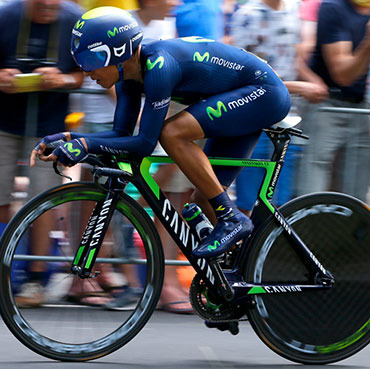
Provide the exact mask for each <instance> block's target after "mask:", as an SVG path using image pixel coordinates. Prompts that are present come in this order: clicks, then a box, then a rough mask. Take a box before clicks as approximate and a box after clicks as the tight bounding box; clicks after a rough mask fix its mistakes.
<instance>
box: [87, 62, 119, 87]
mask: <svg viewBox="0 0 370 369" xmlns="http://www.w3.org/2000/svg"><path fill="white" fill-rule="evenodd" d="M86 74H87V75H88V76H90V78H91V79H93V80H94V81H96V83H98V84H99V85H100V86H102V87H104V88H110V87H112V86H113V85H114V84H115V83H117V81H118V79H119V73H118V69H117V67H116V66H114V65H109V66H108V67H105V68H100V69H95V70H93V71H92V72H86Z"/></svg>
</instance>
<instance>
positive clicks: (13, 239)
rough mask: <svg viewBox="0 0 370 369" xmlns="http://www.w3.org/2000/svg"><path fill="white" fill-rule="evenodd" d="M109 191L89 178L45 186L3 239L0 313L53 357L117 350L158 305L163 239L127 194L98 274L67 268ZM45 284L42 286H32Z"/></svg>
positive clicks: (18, 332)
mask: <svg viewBox="0 0 370 369" xmlns="http://www.w3.org/2000/svg"><path fill="white" fill-rule="evenodd" d="M105 196H106V193H105V192H104V191H102V190H101V189H100V188H98V187H97V186H95V185H94V184H91V183H71V184H67V185H64V186H60V187H56V188H54V189H51V190H49V191H46V192H44V193H43V194H41V195H39V196H38V197H36V198H34V199H33V200H31V201H30V202H29V203H27V204H26V205H25V206H24V207H23V208H22V209H21V210H20V211H19V212H18V213H17V214H16V216H15V217H14V218H13V219H12V221H11V222H10V223H9V225H8V226H7V228H6V230H5V232H4V234H3V236H2V238H1V241H0V247H1V251H0V276H1V280H0V296H1V299H0V310H1V315H2V317H3V320H4V322H5V324H6V325H7V326H8V328H9V329H10V330H11V332H12V333H13V334H14V335H15V337H17V338H18V340H20V341H21V342H22V343H23V344H24V345H26V346H27V347H28V348H30V349H31V350H33V351H35V352H36V353H38V354H41V355H43V356H46V357H48V358H51V359H56V360H63V361H84V360H90V359H95V358H98V357H101V356H104V355H107V354H109V353H111V352H113V351H115V350H117V349H119V348H120V347H122V346H123V345H125V344H126V343H127V342H129V341H130V340H131V339H132V338H133V337H134V336H135V335H136V334H137V333H138V332H139V331H140V330H141V329H142V328H143V327H144V325H145V323H146V322H147V321H148V319H149V318H150V316H151V315H152V313H153V311H154V309H155V307H156V304H157V302H158V299H159V295H160V292H161V288H162V282H163V273H164V260H163V251H162V247H161V243H160V239H159V236H158V233H157V231H156V229H155V227H154V225H153V222H152V221H151V219H150V217H149V216H148V215H147V213H146V212H145V211H144V210H143V209H142V208H141V207H140V206H139V205H138V204H137V203H136V202H135V201H134V200H133V199H131V198H130V197H129V196H127V195H125V194H122V196H121V198H120V200H119V202H118V204H117V206H116V208H115V210H114V214H113V217H112V220H111V222H110V225H109V228H108V231H107V233H106V235H105V238H104V241H103V244H102V247H101V250H100V253H99V255H98V259H97V262H96V263H95V267H94V269H93V270H95V271H100V272H101V274H97V275H96V277H95V278H89V279H80V278H79V277H76V276H74V275H72V274H71V273H70V268H71V262H72V260H73V257H74V255H75V253H76V249H77V247H78V244H79V242H80V239H81V235H82V233H83V231H84V229H85V227H86V224H87V221H88V219H89V217H90V214H91V212H92V209H93V207H94V206H95V204H96V203H97V202H101V201H104V199H105ZM35 276H36V277H37V278H38V280H37V282H38V283H35V281H32V279H33V278H34V277H35ZM40 285H41V287H42V289H41V291H40V290H37V289H36V290H33V289H34V288H35V286H39V287H40ZM27 293H28V294H29V296H28V297H27ZM115 296H121V300H119V301H121V302H120V304H121V305H119V304H118V305H117V306H113V307H114V309H115V310H114V311H112V310H108V309H107V308H108V307H109V309H111V308H112V305H104V304H106V303H108V304H109V302H111V301H113V300H112V299H113V298H114V297H115ZM37 299H39V301H37Z"/></svg>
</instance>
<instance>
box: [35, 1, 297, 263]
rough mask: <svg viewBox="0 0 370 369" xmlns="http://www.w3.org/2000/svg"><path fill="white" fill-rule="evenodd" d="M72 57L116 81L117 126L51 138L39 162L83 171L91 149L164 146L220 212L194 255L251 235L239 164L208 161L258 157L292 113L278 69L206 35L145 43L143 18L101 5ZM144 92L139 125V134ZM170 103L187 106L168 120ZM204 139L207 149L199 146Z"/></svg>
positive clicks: (105, 81) (214, 252)
mask: <svg viewBox="0 0 370 369" xmlns="http://www.w3.org/2000/svg"><path fill="white" fill-rule="evenodd" d="M71 52H72V55H73V57H74V59H75V61H76V63H77V64H78V65H79V66H80V67H81V69H83V70H84V71H85V72H86V73H87V74H88V75H89V76H90V77H91V78H92V79H93V80H96V81H97V83H98V84H100V85H101V86H103V87H105V88H109V87H111V86H113V85H114V84H115V85H116V92H117V106H116V111H115V118H114V126H113V129H112V130H111V131H106V132H102V133H96V134H80V133H76V132H64V133H59V134H55V135H52V136H47V137H44V139H43V140H42V141H40V142H39V143H38V144H37V145H36V147H35V149H34V150H33V151H32V153H31V159H30V163H31V166H32V165H34V163H35V160H36V156H39V158H40V159H41V160H44V161H57V162H58V163H60V164H62V165H64V166H72V165H75V164H76V163H78V162H80V161H81V160H83V159H84V158H85V157H86V155H87V153H94V154H104V153H112V154H134V155H140V156H147V155H150V154H151V153H152V151H153V149H154V147H155V146H156V143H157V141H158V140H159V141H160V143H161V144H162V146H163V148H164V149H165V150H166V152H167V153H168V155H169V156H170V157H171V158H172V159H173V160H174V161H175V162H176V163H177V165H178V166H179V167H180V169H181V170H182V171H183V172H184V173H185V175H186V176H187V177H188V178H189V179H190V181H191V182H192V183H193V184H194V186H195V187H196V191H195V192H196V193H195V194H194V198H195V199H197V200H198V201H197V202H198V204H200V202H202V199H203V204H202V205H201V204H200V205H201V207H202V208H203V210H204V211H205V212H207V210H206V209H205V206H204V203H205V201H204V199H207V200H208V206H209V205H211V207H212V208H213V210H214V213H213V214H214V215H215V216H216V220H217V222H216V225H215V228H214V230H213V232H212V233H211V234H210V235H209V236H208V237H207V238H206V239H205V240H204V241H203V242H202V243H201V244H200V245H199V246H198V247H197V248H196V249H195V250H193V254H194V255H195V256H197V257H205V258H210V257H217V256H219V255H221V254H223V253H224V252H226V251H227V250H228V249H229V248H230V247H231V246H232V245H233V244H235V242H237V241H239V240H240V239H242V238H245V237H246V236H247V235H248V234H249V233H250V232H251V230H252V229H253V224H252V222H251V221H250V219H249V218H248V217H247V216H245V215H244V214H243V213H241V212H240V211H239V210H238V209H237V208H236V206H235V205H234V203H233V202H232V201H231V199H230V198H229V197H228V194H227V192H226V189H227V188H228V187H229V185H230V184H231V182H232V181H233V180H234V179H235V177H236V176H237V174H238V172H239V168H227V169H223V170H220V169H217V168H216V169H215V170H214V169H213V168H212V166H211V165H210V162H209V160H208V158H207V155H208V156H227V157H240V158H243V157H245V158H246V157H249V156H250V154H251V152H252V150H253V148H254V145H255V144H256V142H257V140H258V138H259V135H260V133H261V129H262V128H266V127H269V126H271V125H272V124H274V123H276V122H278V121H280V120H282V119H283V118H284V117H285V116H286V115H287V113H288V111H289V109H290V97H289V93H288V90H287V88H286V87H285V85H284V83H283V82H282V81H281V80H280V78H279V77H278V76H277V75H276V73H275V72H274V71H273V70H272V69H271V67H270V66H269V65H268V64H267V63H266V62H264V61H263V60H261V59H259V58H258V57H256V56H255V55H253V54H251V53H248V52H246V51H245V50H243V49H238V48H235V47H233V46H230V45H225V44H222V43H219V42H216V41H214V40H210V39H204V38H200V37H186V38H179V39H170V40H163V41H153V40H145V41H144V42H142V32H141V29H140V28H139V26H138V24H137V22H136V21H135V19H134V18H133V17H132V16H131V15H130V13H128V12H126V11H124V10H121V9H117V8H113V7H101V8H96V9H92V10H90V11H88V12H87V13H85V14H84V15H83V16H82V17H81V18H80V20H79V21H78V22H77V23H76V25H75V27H74V29H73V31H72V41H71ZM142 93H144V94H145V103H144V107H143V111H142V115H141V118H140V128H139V132H138V134H137V135H135V136H132V133H133V130H134V127H135V124H136V121H137V118H138V115H139V111H140V102H141V94H142ZM171 99H176V100H178V101H181V102H183V103H184V104H186V105H188V107H187V108H186V109H185V110H183V111H182V112H180V113H178V114H177V115H175V116H173V117H171V118H169V119H167V120H166V119H165V117H166V113H167V110H168V106H169V103H170V100H171ZM102 108H103V107H102ZM204 137H206V138H207V139H208V140H207V143H206V145H205V148H204V152H203V151H202V150H201V149H200V148H199V146H197V145H196V144H195V143H194V140H197V139H201V138H204ZM65 141H68V142H65ZM46 145H49V146H52V147H56V148H55V150H54V151H53V153H52V154H50V155H48V156H46V155H43V151H44V150H45V148H46ZM214 215H213V216H214Z"/></svg>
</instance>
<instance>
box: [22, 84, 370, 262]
mask: <svg viewBox="0 0 370 369" xmlns="http://www.w3.org/2000/svg"><path fill="white" fill-rule="evenodd" d="M55 91H57V90H55ZM58 92H60V91H58ZM63 92H69V93H73V94H76V93H80V94H104V93H105V92H104V90H100V89H86V88H80V89H75V90H70V91H63ZM35 102H37V99H34V98H33V100H30V104H29V105H28V111H27V126H28V127H30V125H33V126H34V125H35V123H36V118H37V107H36V109H35ZM319 110H320V111H322V112H336V113H351V114H365V115H370V109H357V108H340V107H321V108H319ZM27 131H28V130H27V127H26V132H27ZM15 260H24V261H31V260H33V261H45V262H71V261H73V258H72V257H63V256H37V255H15ZM96 261H97V262H99V263H110V264H145V263H146V260H144V259H128V258H97V259H96ZM165 265H175V266H187V265H190V263H189V262H188V261H183V260H169V259H166V260H165Z"/></svg>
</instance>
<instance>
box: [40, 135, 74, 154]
mask: <svg viewBox="0 0 370 369" xmlns="http://www.w3.org/2000/svg"><path fill="white" fill-rule="evenodd" d="M66 141H67V137H66V136H65V135H64V134H63V133H55V134H54V135H50V136H45V137H44V138H43V139H42V140H40V141H39V142H38V143H37V144H36V146H35V147H34V150H36V151H39V149H40V144H41V143H44V144H46V148H48V149H53V150H54V149H55V148H57V147H58V146H60V145H61V144H63V143H64V142H66Z"/></svg>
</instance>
